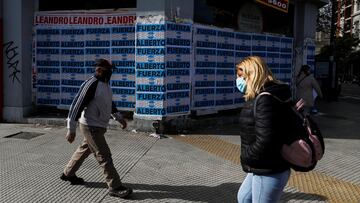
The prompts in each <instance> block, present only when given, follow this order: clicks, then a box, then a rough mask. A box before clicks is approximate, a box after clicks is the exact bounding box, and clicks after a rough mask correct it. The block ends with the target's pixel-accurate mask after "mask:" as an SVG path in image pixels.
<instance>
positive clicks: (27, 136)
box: [5, 131, 44, 140]
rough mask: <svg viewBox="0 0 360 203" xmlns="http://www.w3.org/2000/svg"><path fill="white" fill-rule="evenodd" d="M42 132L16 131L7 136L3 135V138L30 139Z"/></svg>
mask: <svg viewBox="0 0 360 203" xmlns="http://www.w3.org/2000/svg"><path fill="white" fill-rule="evenodd" d="M43 134H44V133H37V132H22V131H20V132H18V133H14V134H11V135H8V136H5V138H16V139H24V140H30V139H32V138H35V137H38V136H40V135H43Z"/></svg>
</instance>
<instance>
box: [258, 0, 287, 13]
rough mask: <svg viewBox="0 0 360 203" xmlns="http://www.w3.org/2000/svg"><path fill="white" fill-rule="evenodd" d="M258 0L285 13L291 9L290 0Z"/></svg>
mask: <svg viewBox="0 0 360 203" xmlns="http://www.w3.org/2000/svg"><path fill="white" fill-rule="evenodd" d="M256 2H259V3H261V4H264V5H266V6H270V7H272V8H275V9H277V10H279V11H283V12H285V13H287V12H288V10H289V0H256Z"/></svg>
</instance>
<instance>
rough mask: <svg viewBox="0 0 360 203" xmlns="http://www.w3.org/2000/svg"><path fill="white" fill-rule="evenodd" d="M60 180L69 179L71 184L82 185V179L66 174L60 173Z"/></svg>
mask: <svg viewBox="0 0 360 203" xmlns="http://www.w3.org/2000/svg"><path fill="white" fill-rule="evenodd" d="M60 179H61V180H64V181H70V183H71V185H84V179H82V178H79V177H77V176H76V175H75V176H70V177H69V176H66V175H65V174H62V175H61V177H60Z"/></svg>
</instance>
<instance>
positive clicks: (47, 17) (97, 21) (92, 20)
mask: <svg viewBox="0 0 360 203" xmlns="http://www.w3.org/2000/svg"><path fill="white" fill-rule="evenodd" d="M135 21H136V15H120V14H118V15H116V14H103V15H94V14H92V15H91V14H90V15H89V14H87V15H86V14H85V15H76V14H73V15H71V14H64V15H61V14H55V15H54V14H39V15H35V19H34V24H35V25H134V24H135Z"/></svg>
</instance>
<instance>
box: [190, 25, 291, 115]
mask: <svg viewBox="0 0 360 203" xmlns="http://www.w3.org/2000/svg"><path fill="white" fill-rule="evenodd" d="M193 35H194V36H193V40H194V42H193V46H194V71H193V77H192V88H193V90H192V95H193V96H192V107H191V109H192V110H196V111H199V112H201V111H208V112H210V111H218V110H224V109H232V108H236V107H238V106H240V105H241V104H242V103H243V102H244V99H243V97H242V95H241V94H240V92H239V91H238V90H237V88H236V87H235V80H236V73H235V66H236V64H237V63H238V62H239V61H240V60H241V59H243V58H245V57H247V56H250V55H254V56H260V57H262V58H263V59H264V60H265V61H266V63H267V65H268V66H269V68H270V69H271V70H272V72H273V73H274V75H275V77H276V78H277V79H279V80H281V81H283V82H288V83H289V82H291V78H292V53H293V51H292V49H293V48H292V47H293V42H292V39H291V38H287V37H280V36H273V35H269V34H255V33H240V32H235V31H233V30H230V29H220V28H216V27H212V26H205V25H196V24H195V25H194V32H193Z"/></svg>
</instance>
